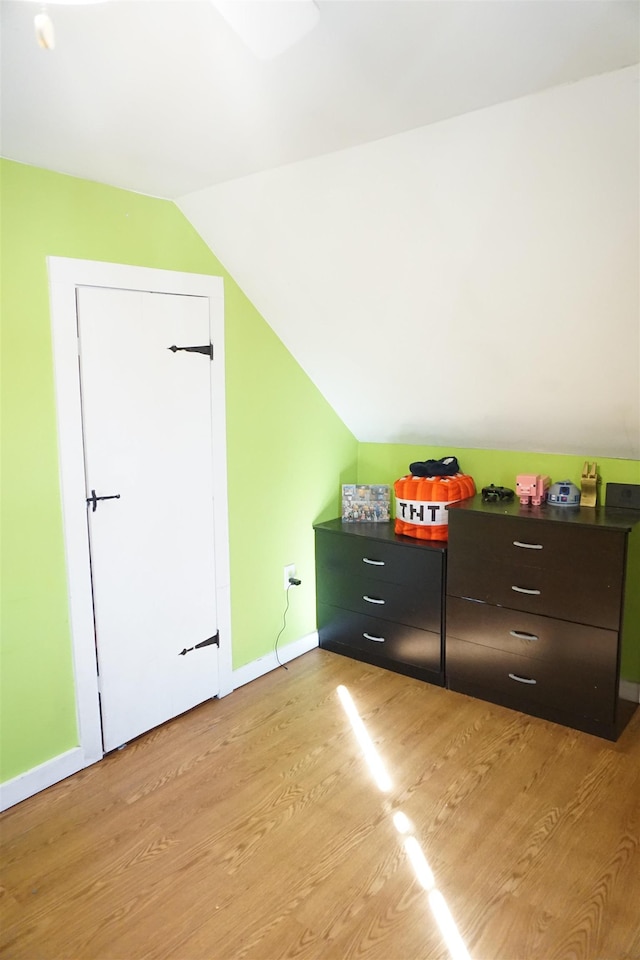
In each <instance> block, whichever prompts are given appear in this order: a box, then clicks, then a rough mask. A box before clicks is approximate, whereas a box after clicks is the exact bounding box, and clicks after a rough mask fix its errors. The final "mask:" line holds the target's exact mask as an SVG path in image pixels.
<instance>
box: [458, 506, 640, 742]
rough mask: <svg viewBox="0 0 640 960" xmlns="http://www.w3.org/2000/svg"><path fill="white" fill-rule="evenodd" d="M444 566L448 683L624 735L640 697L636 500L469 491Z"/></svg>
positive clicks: (591, 729)
mask: <svg viewBox="0 0 640 960" xmlns="http://www.w3.org/2000/svg"><path fill="white" fill-rule="evenodd" d="M447 570H448V572H447V591H446V592H447V599H446V604H447V614H446V642H445V674H446V682H447V686H448V687H449V688H450V689H451V690H456V691H458V692H460V693H466V694H469V695H471V696H474V697H479V698H481V699H484V700H489V701H492V702H494V703H499V704H502V705H503V706H506V707H511V708H514V709H516V710H520V711H522V712H523V713H529V714H532V715H533V716H538V717H543V718H545V719H548V720H552V721H555V722H556V723H562V724H564V725H566V726H569V727H574V728H576V729H578V730H584V731H587V732H588V733H593V734H596V735H598V736H601V737H605V738H607V739H609V740H616V739H617V738H618V736H619V735H620V733H621V731H622V729H623V728H624V727H625V725H626V724H627V722H628V721H629V719H630V717H631V715H632V713H633V711H634V709H635V708H636V707H637V702H633V700H631V699H628V697H630V696H634V695H635V698H636V700H637V692H636V691H637V684H634V683H628V684H627V686H626V689H625V669H626V666H625V665H626V664H627V663H629V662H631V663H634V662H636V663H637V653H636V651H637V650H638V645H639V644H640V636H639V631H640V623H639V620H640V618H639V617H638V611H639V610H640V607H638V605H637V601H638V596H639V595H640V512H638V511H632V510H624V509H616V508H604V507H603V508H596V509H595V510H594V509H586V508H573V507H568V508H562V507H556V506H550V505H547V504H544V505H542V506H540V507H531V506H529V507H525V506H521V505H520V503H519V502H517V501H516V502H515V503H510V504H504V503H496V504H484V503H482V499H481V498H480V497H475V498H474V499H472V500H465V501H461V502H460V503H457V504H452V505H451V506H450V507H449V546H448V568H447ZM634 604H635V610H634ZM636 669H637V667H636ZM630 680H632V681H637V680H638V677H637V676H633V677H631V678H630ZM621 682H622V684H621ZM621 685H622V689H621ZM621 694H622V695H621ZM625 695H626V696H625Z"/></svg>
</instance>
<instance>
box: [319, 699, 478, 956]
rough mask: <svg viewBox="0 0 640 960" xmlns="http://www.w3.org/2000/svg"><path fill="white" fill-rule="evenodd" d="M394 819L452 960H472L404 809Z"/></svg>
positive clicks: (381, 773) (376, 772)
mask: <svg viewBox="0 0 640 960" xmlns="http://www.w3.org/2000/svg"><path fill="white" fill-rule="evenodd" d="M337 692H338V696H339V698H340V703H341V704H342V707H343V709H344V711H345V713H346V715H347V717H348V718H349V722H350V723H351V727H352V729H353V732H354V733H355V736H356V739H357V740H358V743H359V744H360V747H361V749H362V752H363V754H364V757H365V760H366V762H367V764H368V766H369V769H370V771H371V773H372V776H373V778H374V780H375V782H376V785H377V786H378V789H379V790H381V791H382V792H383V793H389V792H390V791H391V790H392V789H393V784H392V782H391V779H390V777H389V774H388V773H387V771H386V769H385V766H384V763H383V762H382V759H381V757H380V755H379V754H378V751H377V750H376V748H375V746H374V745H373V741H372V740H371V737H370V736H369V734H368V732H367V729H366V727H365V725H364V722H363V720H362V717H361V716H360V714H359V713H358V708H357V707H356V705H355V703H354V701H353V698H352V696H351V694H350V693H349V691H348V690H347V688H346V687H345V686H342V685H340V686H339V687H338V688H337ZM392 819H393V825H394V826H395V828H396V830H397V831H398V833H399V834H400V835H401V836H402V838H403V840H402V845H403V847H404V850H405V853H406V855H407V859H408V860H409V863H410V864H411V866H412V867H413V871H414V873H415V876H416V880H417V881H418V883H419V884H420V886H421V887H422V888H423V889H424V890H426V892H427V897H428V900H429V906H430V908H431V912H432V913H433V916H434V919H435V921H436V923H437V924H438V927H439V929H440V933H441V935H442V938H443V940H444V942H445V943H446V945H447V949H448V951H449V953H450V954H451V958H452V960H471V957H470V954H469V951H468V950H467V948H466V946H465V943H464V940H463V939H462V937H461V936H460V931H459V930H458V927H457V926H456V922H455V920H454V919H453V917H452V915H451V911H450V910H449V907H448V905H447V901H446V900H445V898H444V897H443V895H442V894H441V893H440V891H439V890H438V888H437V886H436V881H435V877H434V875H433V872H432V870H431V867H430V866H429V864H428V862H427V858H426V857H425V855H424V850H423V849H422V846H421V845H420V842H419V841H418V839H417V838H416V837H415V836H414V835H413V824H412V823H411V821H410V820H409V818H408V817H407V815H406V814H405V813H403V812H402V810H396V811H395V812H394V813H393V815H392Z"/></svg>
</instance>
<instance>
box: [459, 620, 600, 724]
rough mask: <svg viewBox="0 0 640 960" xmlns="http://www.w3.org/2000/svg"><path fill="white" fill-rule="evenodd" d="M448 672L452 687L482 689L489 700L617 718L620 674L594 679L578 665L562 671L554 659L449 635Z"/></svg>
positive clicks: (521, 706)
mask: <svg viewBox="0 0 640 960" xmlns="http://www.w3.org/2000/svg"><path fill="white" fill-rule="evenodd" d="M446 672H447V678H448V682H449V683H450V685H451V687H452V689H454V690H455V688H456V681H460V682H461V683H462V684H465V683H466V684H472V685H473V686H474V688H475V689H482V690H483V691H485V693H486V698H487V699H488V700H495V701H496V702H498V703H506V704H508V705H509V706H512V707H514V708H515V709H518V710H522V711H523V712H525V713H526V712H527V710H528V709H529V710H532V709H533V707H534V706H535V707H537V708H538V710H540V709H544V708H548V709H550V710H553V711H561V712H562V713H563V714H564V715H566V716H567V717H568V718H569V717H571V716H572V715H573V716H578V717H589V718H590V719H592V720H597V721H599V722H602V723H613V721H614V704H615V696H616V690H615V674H614V676H613V677H612V675H611V672H610V671H607V672H606V675H605V676H602V677H598V678H596V679H595V680H594V677H593V675H592V672H589V673H588V674H587V675H585V674H583V673H582V672H581V671H580V670H579V669H574V670H570V669H566V670H558V668H557V666H556V664H554V663H553V661H551V660H536V659H534V658H532V657H523V656H519V655H518V654H515V653H508V652H506V651H504V650H497V649H494V648H491V647H487V646H485V645H483V644H478V643H471V642H469V641H468V640H459V639H458V638H457V637H449V636H448V637H447V652H446Z"/></svg>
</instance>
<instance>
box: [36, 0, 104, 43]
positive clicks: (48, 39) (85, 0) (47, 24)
mask: <svg viewBox="0 0 640 960" xmlns="http://www.w3.org/2000/svg"><path fill="white" fill-rule="evenodd" d="M105 2H106V0H47V3H46V4H43V5H42V12H41V13H36V15H35V17H34V18H33V26H34V28H35V31H36V40H37V41H38V46H39V47H42V49H43V50H53V48H54V47H55V45H56V34H55V30H54V29H53V23H52V22H51V17H50V16H49V14H48V13H47V7H48V6H50V5H51V4H60V5H65V6H76V7H80V6H86V5H87V4H90V3H105Z"/></svg>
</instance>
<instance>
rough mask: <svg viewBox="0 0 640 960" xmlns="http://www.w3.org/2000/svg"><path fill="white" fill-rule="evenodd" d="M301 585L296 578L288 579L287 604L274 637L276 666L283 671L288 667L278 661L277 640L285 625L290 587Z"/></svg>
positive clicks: (300, 581)
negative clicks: (280, 624)
mask: <svg viewBox="0 0 640 960" xmlns="http://www.w3.org/2000/svg"><path fill="white" fill-rule="evenodd" d="M301 583H302V580H298V579H297V578H296V577H289V586H288V587H287V603H286V606H285V608H284V613H283V615H282V627H281V628H280V633H279V634H278V636H277V637H276V642H275V646H274V648H273V650H274V653H275V655H276V660H277V661H278V666H280V667H284V669H285V670H288V669H289V667H287V666H285V664H284V663H282V661H281V660H280V657H279V656H278V640H279V639H280V637H281V636H282V633H283V631H284V628H285V627H286V625H287V610H288V609H289V590H291V587H299V586H300V584H301Z"/></svg>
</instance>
